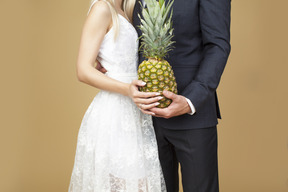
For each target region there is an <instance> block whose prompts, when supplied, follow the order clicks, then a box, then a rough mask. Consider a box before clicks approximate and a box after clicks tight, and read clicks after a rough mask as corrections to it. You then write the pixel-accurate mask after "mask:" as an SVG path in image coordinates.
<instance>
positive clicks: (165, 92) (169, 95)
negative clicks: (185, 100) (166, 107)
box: [163, 90, 176, 100]
mask: <svg viewBox="0 0 288 192" xmlns="http://www.w3.org/2000/svg"><path fill="white" fill-rule="evenodd" d="M163 95H164V96H165V97H166V98H168V99H172V100H173V99H175V98H176V94H174V93H172V92H170V91H166V90H164V91H163Z"/></svg>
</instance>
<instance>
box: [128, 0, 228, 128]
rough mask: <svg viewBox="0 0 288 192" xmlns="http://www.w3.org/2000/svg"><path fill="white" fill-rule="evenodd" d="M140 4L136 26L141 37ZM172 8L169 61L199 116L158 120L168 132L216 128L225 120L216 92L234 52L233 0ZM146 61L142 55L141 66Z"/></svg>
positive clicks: (185, 1) (183, 0)
mask: <svg viewBox="0 0 288 192" xmlns="http://www.w3.org/2000/svg"><path fill="white" fill-rule="evenodd" d="M139 1H140V0H136V4H135V9H134V13H133V24H134V26H135V28H136V29H137V32H138V35H139V36H140V35H141V31H140V30H139V28H138V26H139V24H140V20H139V18H138V15H137V14H138V13H140V12H141V10H140V9H141V8H140V5H139ZM166 2H167V1H166ZM172 8H173V16H172V20H173V28H174V35H175V36H174V38H173V40H174V41H175V42H176V43H175V44H174V46H175V48H174V49H173V51H170V52H169V56H168V58H166V59H167V61H168V62H169V63H170V64H171V66H172V68H173V70H174V73H175V78H176V82H177V87H178V94H179V95H183V96H185V97H186V98H189V99H190V100H191V102H192V103H193V105H194V106H195V109H196V113H195V114H194V115H189V114H184V115H181V116H177V117H172V118H170V119H164V118H155V117H154V120H155V121H156V122H157V123H159V124H161V126H163V127H165V128H167V129H179V130H181V129H195V128H206V127H212V126H215V125H217V123H218V120H217V118H221V115H220V110H219V105H218V99H217V94H216V89H217V87H218V85H219V82H220V78H221V75H222V73H223V71H224V68H225V65H226V62H227V59H228V56H229V54H230V49H231V48H230V12H231V0H175V1H174V4H173V7H172ZM143 59H144V58H143V57H142V55H141V53H140V55H139V62H142V61H143Z"/></svg>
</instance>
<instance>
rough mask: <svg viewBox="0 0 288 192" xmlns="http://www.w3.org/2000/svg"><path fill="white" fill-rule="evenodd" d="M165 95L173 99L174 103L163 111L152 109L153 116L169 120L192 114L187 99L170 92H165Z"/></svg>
mask: <svg viewBox="0 0 288 192" xmlns="http://www.w3.org/2000/svg"><path fill="white" fill-rule="evenodd" d="M163 95H164V96H165V97H167V98H168V99H171V100H172V103H171V104H170V105H169V106H168V107H167V108H163V109H161V108H157V107H154V108H152V109H150V112H152V113H154V114H155V115H153V116H155V117H163V118H166V119H169V118H171V117H175V116H179V115H183V114H186V113H191V108H190V106H189V104H188V103H187V100H186V98H185V97H183V96H181V95H176V94H174V93H172V92H170V91H163Z"/></svg>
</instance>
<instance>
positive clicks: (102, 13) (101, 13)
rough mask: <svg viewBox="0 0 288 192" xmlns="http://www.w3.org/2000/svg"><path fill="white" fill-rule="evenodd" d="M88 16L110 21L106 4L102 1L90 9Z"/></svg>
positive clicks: (109, 13)
mask: <svg viewBox="0 0 288 192" xmlns="http://www.w3.org/2000/svg"><path fill="white" fill-rule="evenodd" d="M89 16H97V17H101V19H111V18H112V15H111V11H110V8H109V5H108V4H107V2H104V1H97V2H96V3H94V4H93V6H92V7H91V10H90V12H89Z"/></svg>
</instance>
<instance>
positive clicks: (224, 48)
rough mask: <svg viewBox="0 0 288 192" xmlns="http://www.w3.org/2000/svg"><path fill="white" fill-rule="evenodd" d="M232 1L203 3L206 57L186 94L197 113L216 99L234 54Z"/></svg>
mask: <svg viewBox="0 0 288 192" xmlns="http://www.w3.org/2000/svg"><path fill="white" fill-rule="evenodd" d="M230 14H231V0H200V5H199V18H200V27H201V33H202V41H203V48H204V50H203V58H202V61H201V63H200V66H199V70H198V72H197V74H196V75H195V77H194V79H193V80H192V82H191V83H190V84H188V86H187V87H186V88H185V89H184V91H183V92H182V95H183V96H185V97H186V98H188V99H190V100H191V102H192V103H193V105H194V107H195V109H196V111H197V110H199V109H200V108H201V106H202V105H203V103H205V101H206V100H207V99H208V98H211V97H212V96H214V93H215V91H216V88H217V87H218V85H219V82H220V78H221V75H222V73H223V71H224V68H225V65H226V62H227V59H228V56H229V54H230V50H231V46H230V17H231V16H230Z"/></svg>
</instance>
